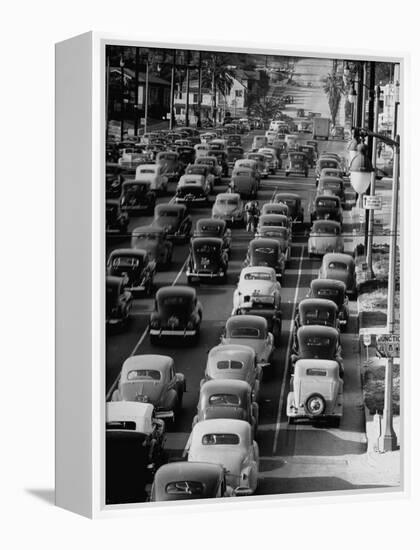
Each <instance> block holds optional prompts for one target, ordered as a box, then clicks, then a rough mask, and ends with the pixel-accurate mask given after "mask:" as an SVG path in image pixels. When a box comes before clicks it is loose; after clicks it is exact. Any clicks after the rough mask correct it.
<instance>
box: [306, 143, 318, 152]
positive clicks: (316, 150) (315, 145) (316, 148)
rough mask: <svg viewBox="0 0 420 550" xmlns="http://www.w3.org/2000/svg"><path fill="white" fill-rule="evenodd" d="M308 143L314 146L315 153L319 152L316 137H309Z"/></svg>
mask: <svg viewBox="0 0 420 550" xmlns="http://www.w3.org/2000/svg"><path fill="white" fill-rule="evenodd" d="M306 145H309V146H310V147H313V148H314V151H315V153H316V154H318V142H317V141H316V139H307V140H306Z"/></svg>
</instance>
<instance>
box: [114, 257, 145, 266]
mask: <svg viewBox="0 0 420 550" xmlns="http://www.w3.org/2000/svg"><path fill="white" fill-rule="evenodd" d="M139 264H140V262H139V260H138V259H137V258H129V257H127V256H117V257H116V258H114V259H113V260H112V267H130V268H131V269H135V268H136V267H138V266H139Z"/></svg>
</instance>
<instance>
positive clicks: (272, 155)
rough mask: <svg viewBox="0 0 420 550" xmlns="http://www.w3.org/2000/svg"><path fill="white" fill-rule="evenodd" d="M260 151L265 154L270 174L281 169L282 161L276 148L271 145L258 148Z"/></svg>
mask: <svg viewBox="0 0 420 550" xmlns="http://www.w3.org/2000/svg"><path fill="white" fill-rule="evenodd" d="M258 153H259V154H261V155H264V158H265V160H266V162H267V163H268V168H269V170H270V174H273V175H274V174H275V173H276V172H277V170H279V169H281V167H282V162H281V159H280V158H279V157H278V155H277V152H276V150H275V149H273V148H271V147H262V148H261V149H259V150H258Z"/></svg>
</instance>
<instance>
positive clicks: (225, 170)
mask: <svg viewBox="0 0 420 550" xmlns="http://www.w3.org/2000/svg"><path fill="white" fill-rule="evenodd" d="M210 145H211V144H210ZM208 156H209V157H214V158H215V159H216V160H217V164H218V165H219V166H220V168H221V170H222V172H221V176H222V178H227V177H228V176H229V165H228V162H227V153H226V152H225V150H223V151H220V150H218V149H216V150H215V149H210V151H209V152H208Z"/></svg>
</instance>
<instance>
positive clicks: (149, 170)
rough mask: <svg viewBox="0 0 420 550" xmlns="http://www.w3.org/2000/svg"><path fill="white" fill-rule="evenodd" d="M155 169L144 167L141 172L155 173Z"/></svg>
mask: <svg viewBox="0 0 420 550" xmlns="http://www.w3.org/2000/svg"><path fill="white" fill-rule="evenodd" d="M154 173H155V170H152V169H142V170H140V174H154Z"/></svg>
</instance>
